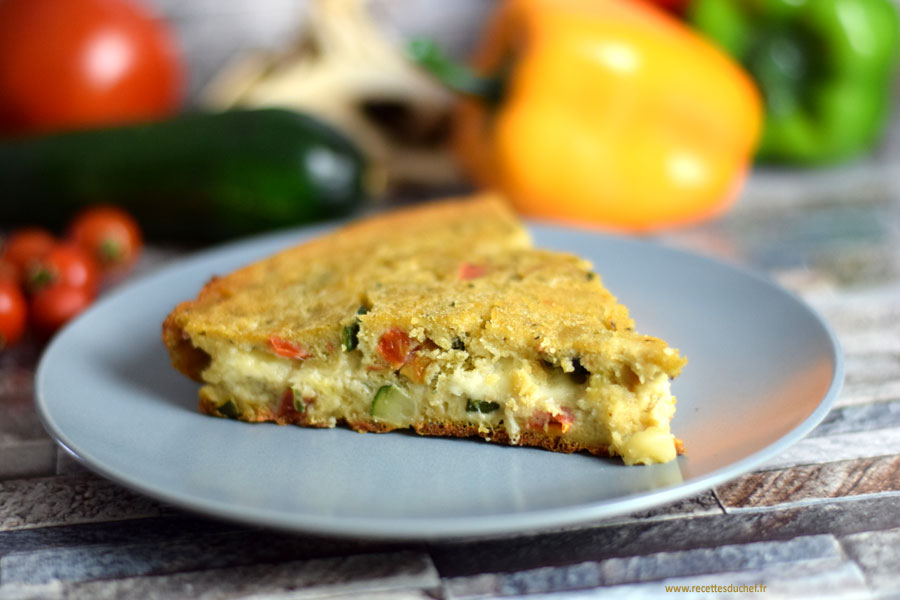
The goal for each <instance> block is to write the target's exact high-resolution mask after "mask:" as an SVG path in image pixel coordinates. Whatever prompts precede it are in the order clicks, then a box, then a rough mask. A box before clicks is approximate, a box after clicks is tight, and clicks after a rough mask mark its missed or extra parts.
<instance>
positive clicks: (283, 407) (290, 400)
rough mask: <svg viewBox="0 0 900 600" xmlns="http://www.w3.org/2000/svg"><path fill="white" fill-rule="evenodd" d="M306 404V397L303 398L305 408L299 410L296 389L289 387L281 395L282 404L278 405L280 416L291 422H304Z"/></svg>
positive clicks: (302, 405)
mask: <svg viewBox="0 0 900 600" xmlns="http://www.w3.org/2000/svg"><path fill="white" fill-rule="evenodd" d="M306 404H307V401H306V399H305V398H304V399H303V400H301V407H302V408H303V410H302V411H300V410H297V403H296V401H295V397H294V390H293V389H291V388H287V389H286V390H284V393H283V394H282V395H281V404H280V405H279V406H278V417H279V418H280V419H283V420H285V421H287V422H289V423H302V422H303V420H304V419H305V418H306V416H305V414H304V413H305V412H306Z"/></svg>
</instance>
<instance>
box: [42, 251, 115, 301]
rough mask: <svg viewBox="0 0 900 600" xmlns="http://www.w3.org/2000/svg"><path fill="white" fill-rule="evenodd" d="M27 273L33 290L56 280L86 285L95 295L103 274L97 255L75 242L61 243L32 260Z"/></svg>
mask: <svg viewBox="0 0 900 600" xmlns="http://www.w3.org/2000/svg"><path fill="white" fill-rule="evenodd" d="M25 276H26V285H27V287H28V289H29V291H31V293H35V292H37V291H38V290H39V289H40V288H44V287H48V286H51V285H54V284H63V285H67V286H69V287H77V288H82V289H84V290H85V291H87V292H88V294H90V296H91V297H93V295H94V292H96V290H97V282H98V280H99V277H100V275H99V271H98V269H97V265H96V264H94V259H93V258H91V256H90V255H89V254H88V253H87V252H85V251H84V250H82V249H81V248H80V247H79V246H76V245H75V244H73V243H71V242H64V243H61V244H57V245H56V246H54V247H53V248H52V249H51V250H50V252H48V253H47V254H46V256H44V257H43V258H41V259H38V260H37V261H35V262H32V263H31V264H30V265H29V266H28V271H27V273H26V275H25Z"/></svg>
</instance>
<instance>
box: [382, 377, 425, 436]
mask: <svg viewBox="0 0 900 600" xmlns="http://www.w3.org/2000/svg"><path fill="white" fill-rule="evenodd" d="M417 409H418V407H417V405H416V401H415V399H414V398H412V397H410V395H409V394H407V393H406V391H405V390H404V389H402V388H400V387H397V386H396V385H383V386H381V387H380V388H378V391H377V392H375V398H374V399H373V400H372V416H373V417H375V420H376V421H381V422H382V423H386V424H387V425H392V426H394V427H409V426H410V425H411V424H412V422H413V419H414V418H415V417H416V412H417Z"/></svg>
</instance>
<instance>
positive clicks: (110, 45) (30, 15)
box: [0, 0, 183, 133]
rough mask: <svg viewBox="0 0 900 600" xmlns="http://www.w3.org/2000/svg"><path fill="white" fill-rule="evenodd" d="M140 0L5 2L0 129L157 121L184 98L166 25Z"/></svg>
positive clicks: (0, 34) (0, 21)
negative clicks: (140, 3) (146, 9)
mask: <svg viewBox="0 0 900 600" xmlns="http://www.w3.org/2000/svg"><path fill="white" fill-rule="evenodd" d="M137 1H138V0H4V1H2V2H0V130H5V131H12V132H18V133H32V132H43V131H52V130H59V129H75V128H87V127H92V126H102V125H113V124H119V123H128V122H135V121H146V120H152V119H155V118H160V117H163V116H166V115H169V114H172V113H173V112H175V110H176V109H177V108H178V106H179V103H180V98H181V93H182V79H183V76H182V72H181V66H180V58H179V56H178V53H177V51H176V48H175V44H174V41H173V36H172V35H171V33H170V32H169V30H168V27H167V26H166V24H165V23H164V22H163V21H161V20H159V19H156V18H153V17H152V16H151V15H150V14H148V13H147V11H145V10H144V9H143V8H142V6H141V5H139V4H137Z"/></svg>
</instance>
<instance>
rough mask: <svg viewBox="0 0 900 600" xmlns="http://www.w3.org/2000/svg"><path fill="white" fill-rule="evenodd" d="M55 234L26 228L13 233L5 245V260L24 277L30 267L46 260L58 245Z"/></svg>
mask: <svg viewBox="0 0 900 600" xmlns="http://www.w3.org/2000/svg"><path fill="white" fill-rule="evenodd" d="M56 243H57V242H56V238H55V237H53V234H52V233H50V232H49V231H47V230H46V229H43V228H41V227H25V228H22V229H17V230H15V231H13V232H12V233H11V234H10V235H9V237H8V238H6V243H5V244H4V245H3V259H4V260H6V261H7V262H8V263H9V264H11V265H13V267H15V268H16V269H17V270H18V272H19V277H20V278H21V277H24V274H25V273H26V271H28V269H29V267H30V265H31V264H32V263H34V262H36V261H38V260H40V259H42V258H44V257H45V256H46V255H47V254H48V253H49V252H50V250H51V249H52V248H53V247H54V246H55V245H56Z"/></svg>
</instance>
